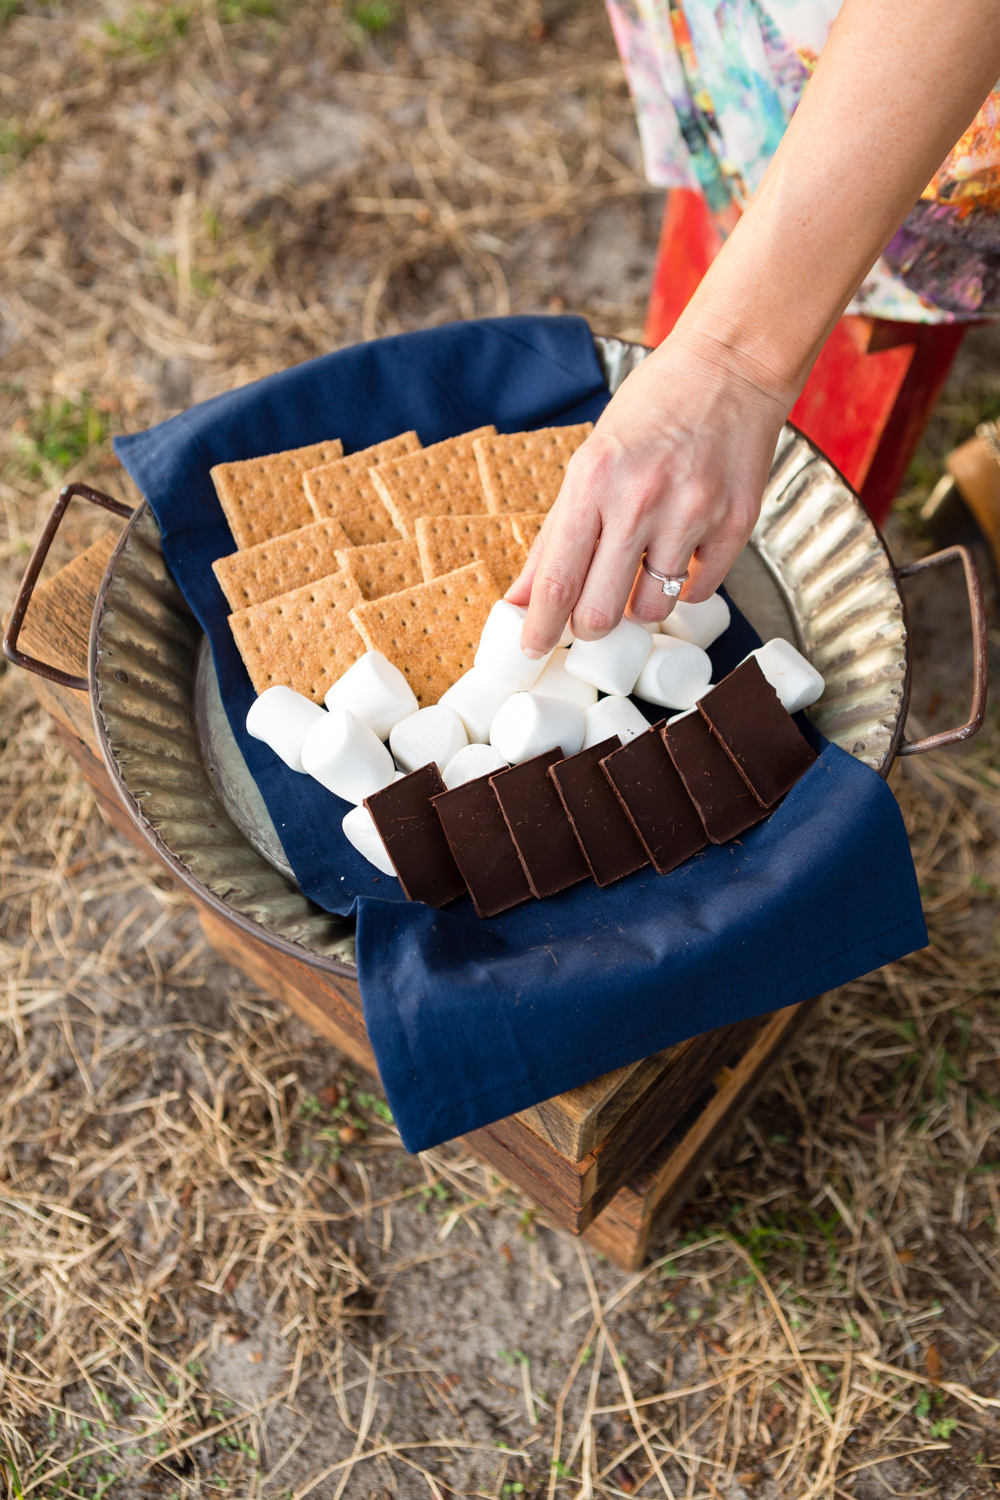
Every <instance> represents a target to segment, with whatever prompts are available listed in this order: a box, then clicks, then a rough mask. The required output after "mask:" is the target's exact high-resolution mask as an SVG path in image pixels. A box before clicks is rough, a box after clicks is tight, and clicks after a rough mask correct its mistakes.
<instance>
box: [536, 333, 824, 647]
mask: <svg viewBox="0 0 1000 1500" xmlns="http://www.w3.org/2000/svg"><path fill="white" fill-rule="evenodd" d="M679 332H680V331H679V330H678V333H679ZM794 396H795V392H789V393H787V394H780V395H779V394H777V393H776V392H774V391H769V390H767V389H765V388H764V385H763V384H762V383H758V382H757V381H755V380H753V379H751V378H750V376H749V375H748V374H747V373H745V372H744V371H743V370H741V369H740V368H739V366H738V364H737V362H736V361H735V360H734V359H733V358H732V356H731V354H730V353H729V351H727V350H726V349H725V348H724V347H722V346H721V345H719V344H717V343H715V342H714V341H713V340H711V339H709V338H705V337H699V338H698V339H697V340H696V339H694V338H693V337H691V336H690V335H688V336H684V335H682V336H680V337H678V336H677V335H674V336H672V337H671V338H669V339H668V340H667V341H666V342H665V343H664V344H661V345H660V347H659V349H657V350H656V352H655V353H654V354H652V355H650V356H649V358H648V359H646V360H644V361H643V363H642V364H641V365H640V366H639V367H638V369H637V370H635V371H634V372H633V373H632V374H631V375H629V377H628V379H627V380H626V381H625V382H624V383H623V385H622V386H621V388H620V389H619V390H618V392H617V393H616V395H615V396H614V397H613V398H612V400H611V402H610V403H609V404H608V406H607V408H606V409H605V411H604V413H603V415H602V417H601V419H600V421H599V422H598V424H597V426H596V427H595V428H594V431H593V433H592V434H591V435H590V437H589V438H588V439H587V441H586V442H585V443H584V444H583V446H582V447H581V448H579V449H578V450H577V452H576V453H575V454H574V455H573V457H572V459H571V460H570V463H569V467H568V469H567V471H566V478H565V480H564V481H563V486H562V489H561V490H560V492H559V498H558V499H557V501H556V503H555V505H554V506H553V508H552V510H551V512H550V513H549V515H548V517H547V518H546V521H545V524H544V526H543V527H542V530H541V533H540V534H539V536H538V538H537V540H536V542H535V545H534V546H533V547H532V549H531V553H530V555H529V557H528V561H527V563H526V564H525V567H524V571H523V572H522V573H521V576H520V578H519V579H518V580H517V582H516V583H515V584H514V586H513V587H512V588H511V589H510V590H509V591H508V593H507V598H508V599H509V600H510V601H511V602H512V603H514V604H520V605H527V606H528V615H527V619H526V620H525V623H524V629H523V631H522V634H521V644H522V648H523V649H524V650H525V651H526V652H527V653H528V654H529V655H537V656H542V655H543V654H544V653H545V652H546V651H548V650H549V649H550V648H551V647H552V646H553V645H554V644H555V642H556V641H557V640H558V639H559V636H560V635H561V634H562V630H563V627H564V625H565V624H566V621H567V620H568V619H571V623H572V629H573V634H574V635H575V636H577V637H579V638H580V639H581V640H586V641H589V640H596V639H597V638H599V637H600V636H602V635H606V634H607V632H608V631H609V630H612V629H613V628H614V626H615V625H617V624H618V621H619V620H620V619H621V617H622V614H623V613H624V612H625V611H626V606H627V612H628V614H629V616H630V617H631V618H632V619H634V620H640V621H652V620H664V619H666V617H667V615H668V614H669V613H670V611H671V609H672V608H673V606H674V602H675V601H674V600H673V599H670V598H668V597H667V596H666V595H665V594H664V593H663V591H662V588H661V586H660V584H659V583H658V582H657V581H656V579H655V578H651V577H650V576H649V574H648V573H646V571H645V570H644V569H642V568H641V567H640V564H641V561H642V555H643V553H644V552H645V553H647V554H648V556H647V561H648V562H649V565H650V567H652V568H655V569H656V571H657V572H658V573H668V574H680V573H683V572H685V570H690V575H691V576H690V579H689V581H688V582H687V583H686V584H685V585H684V590H683V596H682V597H683V598H684V599H685V600H688V601H691V602H697V601H698V600H702V599H707V598H708V597H709V596H710V595H711V594H712V593H714V591H715V590H716V589H717V588H718V586H719V584H720V583H721V582H722V580H723V579H724V578H725V576H726V574H727V573H728V571H729V569H730V567H731V566H732V564H733V562H734V560H735V558H736V556H737V554H738V553H739V552H740V550H741V548H742V547H744V546H745V544H746V541H747V538H748V537H749V535H750V533H751V531H752V530H753V527H754V523H755V522H756V520H757V515H758V512H759V510H760V500H761V494H762V493H763V489H764V484H765V482H766V480H767V475H768V470H769V468H770V465H771V460H772V459H773V457H774V449H775V445H776V443H777V441H778V434H779V432H780V430H781V426H782V423H783V422H784V420H785V417H786V416H787V414H788V411H789V408H790V406H791V404H792V401H793V400H794Z"/></svg>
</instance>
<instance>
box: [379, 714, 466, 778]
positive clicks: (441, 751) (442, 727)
mask: <svg viewBox="0 0 1000 1500" xmlns="http://www.w3.org/2000/svg"><path fill="white" fill-rule="evenodd" d="M468 743H469V736H468V735H467V734H466V732H465V726H464V725H463V723H462V721H461V719H460V718H459V717H458V714H457V713H456V712H455V710H454V709H453V708H448V707H447V705H446V704H444V703H435V704H434V706H433V707H432V708H421V709H418V710H417V712H416V713H415V714H410V715H409V717H408V718H406V719H400V721H399V723H398V724H397V725H395V727H394V728H393V731H392V733H391V734H390V736H389V749H390V750H391V751H392V753H393V756H394V757H395V760H396V764H397V765H398V766H399V768H400V770H401V771H407V772H409V771H419V769H420V767H421V766H427V765H430V763H431V761H434V762H435V764H436V765H437V768H438V770H439V771H443V770H444V768H445V766H446V765H447V764H448V762H449V761H450V760H453V759H454V758H455V756H456V755H457V754H458V752H459V750H461V749H462V746H463V745H467V744H468Z"/></svg>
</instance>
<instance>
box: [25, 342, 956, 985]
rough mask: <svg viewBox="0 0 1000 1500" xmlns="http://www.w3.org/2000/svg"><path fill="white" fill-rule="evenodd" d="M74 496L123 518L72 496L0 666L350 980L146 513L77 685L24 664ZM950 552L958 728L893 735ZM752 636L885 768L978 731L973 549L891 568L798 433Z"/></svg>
mask: <svg viewBox="0 0 1000 1500" xmlns="http://www.w3.org/2000/svg"><path fill="white" fill-rule="evenodd" d="M595 343H596V345H597V349H598V355H599V358H600V359H601V362H602V366H603V369H604V372H605V375H606V377H607V380H608V384H609V386H610V388H611V390H612V391H615V390H617V389H618V387H619V386H620V385H621V383H622V381H623V380H625V379H626V378H627V376H628V375H629V374H630V373H631V371H632V370H633V369H635V368H636V366H637V365H638V364H639V363H640V361H641V360H642V359H644V358H645V357H646V355H647V354H648V353H649V351H648V350H647V349H645V348H643V347H642V346H640V345H635V344H627V343H623V342H622V341H621V340H617V339H601V338H597V339H595ZM74 494H80V495H82V496H83V498H86V499H89V500H92V501H94V502H95V503H97V504H105V505H107V506H108V507H109V508H111V509H114V510H117V511H119V512H120V511H121V510H122V507H121V506H120V505H119V504H118V503H117V502H115V501H109V500H108V498H107V497H106V496H101V495H99V493H98V492H95V491H92V490H90V489H88V487H86V486H82V485H73V486H69V487H68V488H67V489H66V490H65V491H63V493H62V494H61V495H60V498H59V501H58V502H57V505H56V507H55V509H54V510H53V513H52V516H51V517H50V520H49V523H48V525H47V526H46V528H45V531H44V533H43V536H42V538H41V539H40V541H39V543H38V546H37V547H36V548H35V551H34V553H33V554H32V558H31V560H30V562H29V565H28V569H27V571H26V573H25V578H24V582H23V584H22V587H21V591H20V593H19V595H18V599H17V602H16V604H15V607H14V610H13V611H12V613H11V617H10V620H9V623H8V628H7V632H6V634H5V636H4V651H5V653H6V655H7V656H8V658H9V659H10V660H12V661H14V662H16V663H17V664H18V665H21V666H24V667H27V668H28V669H29V670H32V671H36V672H40V673H41V674H42V675H44V676H47V677H50V678H53V679H54V680H57V681H62V682H64V683H66V685H68V686H71V687H79V688H86V689H89V692H90V696H91V702H92V706H93V714H94V722H95V726H96V729H97V736H98V740H99V742H100V745H101V749H102V754H103V756H104V760H105V763H106V765H107V769H108V771H109V774H110V775H111V778H112V781H113V783H114V784H115V786H116V788H117V791H118V794H119V796H120V798H121V800H122V803H123V804H124V806H125V807H126V808H127V810H128V811H129V813H130V814H131V816H132V817H133V818H134V820H135V821H136V823H137V824H138V826H139V828H140V829H141V830H142V832H143V833H144V835H145V837H146V838H147V839H148V841H149V842H150V844H151V845H152V846H153V847H154V848H155V850H156V852H157V854H158V855H159V856H160V858H161V859H163V860H165V861H166V862H167V863H168V864H169V865H170V866H171V867H172V868H173V870H174V871H175V872H176V874H177V876H178V878H179V879H180V880H182V881H183V882H184V883H186V884H187V885H188V886H189V887H191V889H192V890H193V892H194V893H195V894H196V895H197V896H198V897H199V898H200V899H201V900H202V901H205V902H207V903H208V904H209V905H211V906H213V907H215V908H216V909H217V910H218V911H219V913H220V914H221V915H223V916H225V917H226V918H227V919H229V920H230V921H233V922H235V923H236V924H237V925H242V926H244V927H246V929H247V930H248V931H252V932H253V933H254V935H255V936H257V937H258V938H263V939H264V940H265V941H267V942H268V943H270V944H271V945H272V946H273V947H275V948H277V949H279V950H282V951H285V952H287V953H289V954H290V955H291V956H294V957H296V958H298V959H300V960H304V961H306V962H308V963H311V964H312V965H314V966H315V967H317V968H320V969H324V970H326V971H328V972H332V973H337V974H341V975H349V976H353V974H354V972H355V968H354V924H353V922H352V921H350V920H348V919H345V918H342V917H336V916H331V915H330V914H329V913H327V912H324V911H322V910H321V909H320V908H318V907H317V906H315V905H314V903H312V902H310V901H309V900H308V899H307V898H306V897H305V896H304V895H303V894H302V892H301V891H300V890H299V888H298V887H297V885H296V883H295V880H294V876H293V874H292V871H291V867H290V866H289V864H288V861H287V859H286V857H285V854H284V851H283V850H282V848H281V843H280V840H279V838H278V835H277V832H276V830H275V828H274V825H273V823H272V822H271V819H270V817H269V816H268V813H267V809H266V807H265V806H264V802H263V799H262V797H261V795H260V793H259V791H258V790H257V787H256V784H255V783H254V781H253V779H252V777H251V776H250V774H249V772H248V771H247V768H246V765H245V762H244V761H243V758H242V755H241V754H240V751H239V749H238V747H237V745H236V742H235V740H234V738H233V736H232V733H231V731H230V729H229V724H228V721H227V719H226V715H225V711H224V709H223V707H222V703H221V699H220V697H219V689H218V683H217V681H216V678H215V671H214V667H213V664H212V658H211V652H210V650H209V649H208V643H207V641H206V639H205V637H204V635H203V632H202V631H201V628H200V627H199V625H198V623H197V621H196V620H195V618H194V616H193V615H192V614H191V611H190V610H189V609H188V606H187V604H186V603H185V601H184V598H183V596H182V594H181V592H180V590H179V589H178V588H177V585H176V584H175V583H174V580H173V578H172V576H171V574H170V571H169V569H168V568H167V565H166V563H165V561H164V558H163V553H162V548H161V543H160V532H159V527H158V526H157V523H156V520H155V518H154V516H153V514H152V512H151V511H150V509H149V507H148V506H147V505H145V504H143V505H141V506H139V507H138V509H137V510H136V511H135V513H134V514H133V515H132V516H131V519H130V521H129V524H128V525H127V527H126V528H125V530H124V532H123V533H122V536H121V538H120V539H119V542H118V545H117V547H116V548H115V552H114V554H113V556H112V558H111V561H110V563H109V565H108V569H107V572H106V574H105V577H104V580H103V584H102V587H101V591H100V594H99V597H98V600H97V603H96V606H95V610H94V617H93V621H92V628H91V639H90V672H89V678H88V679H82V678H72V679H71V678H69V677H68V676H67V675H66V674H65V673H60V672H59V671H57V669H55V668H52V667H49V666H47V665H46V664H45V663H42V662H38V661H35V660H33V659H32V658H29V657H26V656H24V655H23V653H21V652H19V651H18V650H17V636H18V632H19V630H20V626H21V623H22V622H23V619H24V614H25V611H26V610H27V606H28V601H29V600H30V597H31V590H32V588H33V587H34V583H35V581H36V580H37V578H38V574H39V572H40V570H41V565H42V562H43V561H44V558H45V554H46V552H47V551H48V547H49V545H50V544H51V540H52V537H53V536H54V534H55V530H56V528H57V527H58V524H59V521H60V520H61V518H62V515H63V514H64V512H65V509H66V506H67V505H68V503H69V500H70V499H71V498H72V497H73V495H74ZM953 558H954V559H959V560H960V561H961V562H962V564H963V566H964V568H965V575H966V581H967V584H968V588H969V598H970V609H971V613H972V619H973V635H974V643H975V673H974V677H975V682H974V691H973V697H974V703H973V709H972V713H971V715H970V718H969V720H968V722H967V723H966V724H964V725H962V726H960V727H959V728H957V729H953V730H948V731H945V732H944V733H942V734H938V735H933V736H930V737H928V738H926V739H924V740H921V741H919V742H916V743H913V744H906V743H904V742H903V732H904V728H905V722H906V709H907V704H908V700H909V689H910V678H911V672H912V660H911V648H910V638H909V631H908V627H907V618H906V606H905V603H904V600H903V596H902V593H901V592H900V588H899V579H900V578H901V577H905V576H906V575H907V574H909V573H913V572H917V571H922V570H923V569H925V568H927V567H936V566H939V565H940V564H942V563H945V562H948V561H950V560H952V559H953ZM726 585H727V588H728V589H729V591H730V593H731V594H732V597H733V598H734V600H735V602H736V603H737V605H738V606H739V607H740V608H741V609H742V610H743V612H744V613H745V614H746V615H747V617H748V619H750V620H751V621H752V623H753V624H754V625H755V626H756V628H757V630H758V631H759V632H760V634H761V635H762V636H763V637H764V639H767V638H769V637H770V636H772V635H783V636H785V637H786V638H790V639H792V640H794V641H795V643H796V645H797V646H798V648H799V650H801V651H802V652H803V654H804V655H805V656H806V657H808V658H809V660H810V661H812V662H813V663H814V665H815V666H816V667H817V668H818V670H819V671H820V672H821V673H822V674H823V676H824V678H825V679H826V691H825V693H824V694H823V697H822V698H821V699H820V700H819V702H818V703H816V704H815V705H814V706H813V708H812V709H811V710H810V716H811V717H812V719H813V721H814V723H815V724H816V725H817V727H818V728H819V729H820V730H821V731H822V732H823V733H824V734H825V735H826V736H827V738H828V739H830V740H832V741H833V742H834V743H835V744H837V745H840V746H841V748H842V749H844V750H846V751H847V752H848V753H849V754H851V755H854V756H856V757H857V758H858V759H859V760H862V761H864V762H865V764H866V765H869V766H871V767H872V768H873V769H874V770H876V771H878V772H879V774H880V775H883V776H885V775H887V774H888V771H889V768H890V766H891V764H892V762H893V759H894V757H895V756H896V755H897V754H915V753H919V752H921V751H923V750H926V749H932V748H937V747H939V746H941V745H943V744H948V743H952V742H954V741H957V740H961V739H966V738H968V737H969V736H970V735H972V734H974V733H975V732H976V730H977V729H978V728H979V726H980V724H981V723H982V718H983V714H984V712H985V695H986V645H985V640H986V627H985V617H984V614H983V608H982V598H981V594H980V590H979V581H978V576H977V575H976V570H975V563H974V561H973V559H972V557H971V554H970V553H968V551H967V550H966V549H964V548H948V549H946V550H945V551H944V552H941V553H936V554H934V555H933V556H932V557H930V558H923V559H921V560H920V561H919V562H917V563H914V564H910V565H909V566H908V567H906V568H900V569H896V568H895V567H894V566H893V563H892V559H891V557H890V556H889V553H888V550H887V549H886V546H885V543H884V542H883V540H882V537H881V536H880V534H879V532H878V530H877V529H876V527H875V526H874V525H873V523H872V521H871V520H870V519H869V517H868V516H867V514H866V513H865V511H864V510H863V508H862V506H861V504H860V502H859V501H858V499H857V497H856V496H855V495H854V494H853V493H852V491H851V490H850V488H849V486H848V485H847V484H846V482H845V481H844V480H843V479H842V478H841V476H840V475H839V474H838V473H837V472H836V470H835V469H834V468H833V467H832V466H831V465H830V463H829V462H828V461H827V460H826V459H825V458H824V457H823V456H822V454H820V453H819V452H818V451H817V450H816V449H815V448H814V447H813V446H812V445H811V444H810V443H809V442H808V441H807V440H806V439H805V438H804V437H803V436H802V435H801V434H800V433H799V432H797V431H796V430H795V429H794V428H793V427H791V426H786V427H785V428H784V430H783V432H782V434H781V438H780V441H779V443H778V446H777V450H776V452H775V456H774V462H773V464H772V467H771V472H770V476H769V479H768V484H767V488H766V490H765V493H764V498H763V503H762V506H761V513H760V519H759V521H758V524H757V526H756V528H755V530H754V533H753V536H752V538H751V540H750V543H749V545H748V546H747V547H746V548H745V550H744V552H743V553H742V554H741V556H740V558H739V559H738V560H737V563H736V565H735V566H734V568H733V569H732V571H731V572H730V575H729V577H728V578H727V580H726Z"/></svg>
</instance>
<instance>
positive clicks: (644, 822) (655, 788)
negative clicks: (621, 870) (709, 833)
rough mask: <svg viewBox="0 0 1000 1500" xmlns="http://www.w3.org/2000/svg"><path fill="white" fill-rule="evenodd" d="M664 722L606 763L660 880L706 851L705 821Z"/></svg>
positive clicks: (606, 758) (602, 764) (610, 777)
mask: <svg viewBox="0 0 1000 1500" xmlns="http://www.w3.org/2000/svg"><path fill="white" fill-rule="evenodd" d="M663 723H664V721H663V720H662V719H661V720H660V722H659V724H654V725H653V727H652V729H648V730H647V731H646V733H645V734H637V735H636V737H635V739H634V740H629V742H628V744H627V745H623V746H622V747H621V749H620V750H615V751H613V752H612V753H611V754H610V755H607V756H605V758H604V759H603V760H602V761H601V769H602V770H603V772H604V774H605V776H606V777H607V778H608V781H609V782H610V784H611V785H612V786H613V787H614V789H615V792H616V793H617V795H618V799H619V801H620V802H621V805H622V807H624V809H625V811H626V812H627V813H628V816H629V821H630V822H631V824H632V827H633V828H634V829H635V831H636V833H637V834H638V835H639V838H640V839H641V840H642V844H643V847H644V849H645V850H646V853H647V854H648V855H649V857H650V859H651V860H652V861H653V865H654V867H655V869H656V870H657V873H658V874H660V875H666V874H667V872H668V871H669V870H674V869H676V868H677V866H678V865H679V864H683V862H684V861H685V860H686V859H690V858H691V855H692V854H697V853H698V850H699V849H704V847H705V830H704V828H703V827H702V824H701V818H700V817H699V816H698V812H697V809H696V808H695V806H694V803H693V802H692V801H691V798H690V797H689V796H688V794H687V790H686V788H685V786H684V783H683V781H682V780H681V778H680V777H679V776H678V774H677V772H676V770H675V769H674V763H673V761H672V760H671V759H670V756H669V755H668V754H667V749H666V746H665V745H664V743H663V738H662V735H661V733H660V731H661V729H662V728H663Z"/></svg>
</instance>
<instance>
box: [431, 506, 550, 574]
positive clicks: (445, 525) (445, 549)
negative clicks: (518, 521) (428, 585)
mask: <svg viewBox="0 0 1000 1500" xmlns="http://www.w3.org/2000/svg"><path fill="white" fill-rule="evenodd" d="M413 526H414V534H415V536H416V539H417V547H418V548H419V550H420V562H421V565H422V567H423V570H424V577H425V578H437V577H439V576H440V574H442V573H451V572H452V571H453V570H454V569H455V568H461V567H462V566H463V565H464V564H465V563H468V562H482V563H486V565H487V566H488V568H489V570H490V572H491V573H492V574H493V577H494V578H495V579H496V581H497V584H498V586H499V587H500V588H501V589H502V590H504V591H505V592H506V590H507V589H509V588H510V586H511V584H512V583H514V582H515V581H516V580H517V578H518V576H519V575H520V572H521V569H522V568H523V567H524V564H525V561H526V559H527V551H526V549H525V548H524V547H523V546H522V545H521V543H520V542H519V541H518V540H517V539H516V538H515V536H514V528H513V525H512V517H509V516H490V515H486V514H479V515H472V516H418V517H417V518H416V520H415V521H414V523H413Z"/></svg>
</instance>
